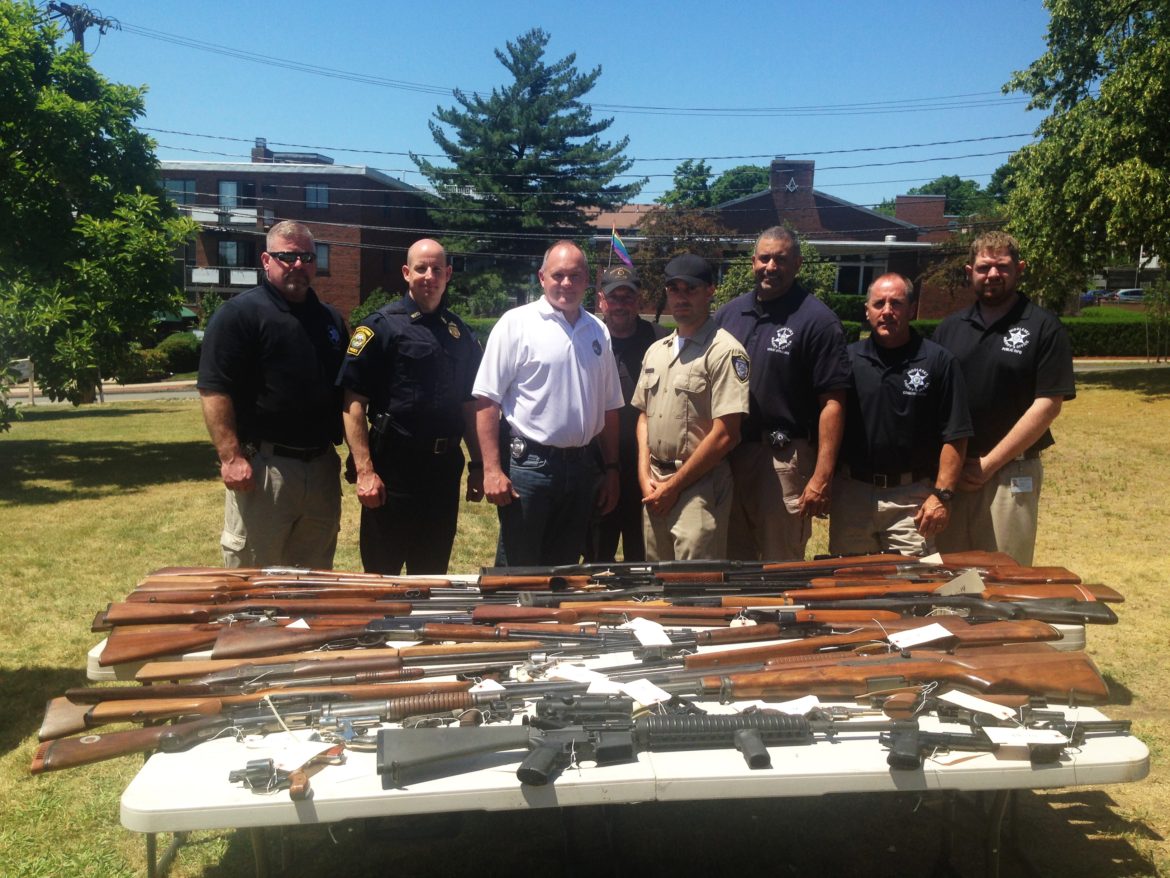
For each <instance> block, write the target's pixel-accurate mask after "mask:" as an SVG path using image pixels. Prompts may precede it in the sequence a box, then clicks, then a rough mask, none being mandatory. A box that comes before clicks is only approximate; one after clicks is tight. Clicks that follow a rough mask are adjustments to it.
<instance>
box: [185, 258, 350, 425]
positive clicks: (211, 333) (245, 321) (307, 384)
mask: <svg viewBox="0 0 1170 878" xmlns="http://www.w3.org/2000/svg"><path fill="white" fill-rule="evenodd" d="M346 338H347V333H346V331H345V322H344V321H343V320H342V319H341V315H340V314H338V313H337V311H336V310H335V309H334V308H333V307H332V306H331V305H326V304H325V303H323V302H321V301H320V300H319V299H318V298H317V295H316V293H314V292H313V291H312V290H309V292H308V294H307V295H306V297H305V300H304V301H303V302H298V303H291V302H289V301H288V300H287V299H285V298H284V296H282V295H281V294H280V291H279V290H277V289H276V288H274V287H273V286H272V285H271V284H269V283H268V282H267V281H265V282H264V283H262V284H261V285H260V286H258V287H253V288H252V289H250V290H248V291H246V292H243V293H241V294H240V295H238V296H236V297H235V298H234V299H230V300H228V301H227V302H224V304H223V305H221V306H220V307H219V308H218V309H217V310H216V312H215V314H214V315H212V318H211V322H210V323H209V324H208V326H207V334H206V335H205V336H204V338H203V349H202V352H201V354H200V357H199V379H198V381H197V382H196V387H198V388H200V389H201V390H210V391H213V392H215V393H226V394H227V395H228V396H230V397H231V400H232V408H233V409H234V411H235V415H236V432H237V435H238V436H239V438H240V441H241V442H261V441H268V442H275V443H277V444H280V445H291V446H294V447H297V448H319V447H324V446H325V445H335V444H337V443H338V442H340V441H341V391H340V390H339V389H338V388H337V386H336V381H337V370H338V368H339V367H340V366H341V360H342V357H343V356H344V354H345V343H346Z"/></svg>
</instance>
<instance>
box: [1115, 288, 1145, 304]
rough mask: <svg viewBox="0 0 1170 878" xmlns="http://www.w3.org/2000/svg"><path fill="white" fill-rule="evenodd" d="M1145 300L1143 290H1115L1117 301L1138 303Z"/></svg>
mask: <svg viewBox="0 0 1170 878" xmlns="http://www.w3.org/2000/svg"><path fill="white" fill-rule="evenodd" d="M1145 300H1146V291H1145V290H1137V289H1130V290H1118V291H1117V301H1118V302H1120V303H1122V304H1124V303H1126V302H1129V303H1130V304H1137V305H1140V304H1141V303H1142V302H1144V301H1145Z"/></svg>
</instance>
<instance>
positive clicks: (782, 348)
mask: <svg viewBox="0 0 1170 878" xmlns="http://www.w3.org/2000/svg"><path fill="white" fill-rule="evenodd" d="M795 334H796V333H794V332H793V331H792V330H791V329H789V328H788V327H787V326H781V327H780V328H779V329H777V330H776V334H775V335H774V336H772V338H771V339H770V340H769V341H768V350H769V351H771V352H772V353H774V354H787V353H791V351H792V336H794V335H795Z"/></svg>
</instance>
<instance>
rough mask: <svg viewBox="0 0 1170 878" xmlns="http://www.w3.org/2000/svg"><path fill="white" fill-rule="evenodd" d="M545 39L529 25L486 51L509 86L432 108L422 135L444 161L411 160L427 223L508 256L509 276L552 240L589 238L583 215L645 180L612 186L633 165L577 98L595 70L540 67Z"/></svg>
mask: <svg viewBox="0 0 1170 878" xmlns="http://www.w3.org/2000/svg"><path fill="white" fill-rule="evenodd" d="M548 41H549V35H548V34H547V33H546V32H545V31H543V30H540V29H533V30H530V31H528V32H527V33H525V34H523V35H522V36H520V37H519V38H518V39H517V40H516V41H515V42H508V43H507V44H506V48H505V50H504V51H500V50H498V49H497V50H496V53H495V54H496V58H497V59H499V61H500V63H501V64H503V65H504V67H505V68H506V69H507V71H508V72H509V74H511V77H512V81H511V82H509V83H508V84H506V85H503V86H500V87H499V88H495V89H492V92H491V94H490V95H487V96H482V95H478V94H469V93H467V92H464V91H461V90H458V89H456V90H455V92H454V97H455V100H456V102H457V104H458V106H452V107H438V108H436V110H435V120H434V121H432V122H430V123H429V124H430V129H431V136H432V137H433V138H434V140H435V143H436V144H438V146H439V148H440V149H441V150H442V151H443V152H444V153H445V154H446V156H447V159H448V162H449V164H447V165H443V166H440V165H437V164H435V163H433V162H431V161H428V160H426V159H424V158H422V157H420V156H417V155H412V156H411V158H412V159H413V160H414V162H415V164H416V165H418V168H419V170H420V171H421V172H422V173H423V175H424V176H426V178H427V179H428V180H429V181H430V182H431V184H432V185H433V186H434V187H435V190H436V191H437V192H438V193H439V196H440V197H441V201H440V202H439V203H437V204H436V206H435V208H434V209H433V214H432V215H433V217H434V219H435V221H436V223H438V225H439V226H440V227H441V228H444V229H452V230H456V231H459V232H463V233H465V238H464V247H465V248H466V249H468V250H472V249H476V250H480V251H482V250H483V249H484V248H485V247H486V248H488V249H489V250H490V252H493V253H496V254H498V255H500V256H502V257H505V258H507V259H508V260H509V264H507V265H506V269H507V271H508V274H509V275H510V276H512V277H516V276H524V275H527V274H529V273H531V271H532V270H533V267H534V261H535V260H536V258H537V257H539V256H540V254H542V253H543V252H544V250H545V249H546V248H547V246H548V245H549V244H550V243H551V242H552V241H553V240H554V239H556V238H585V237H588V235H589V234H590V233H591V232H592V231H593V230H592V228H591V227H590V226H589V224H588V214H589V213H590V212H596V211H597V210H612V209H614V208H616V207H618V206H620V205H622V204H625V203H626V202H628V201H630V200H631V199H633V198H634V197H635V196H636V195H637V194H638V192H640V191H641V189H642V186H643V185H644V184H645V180H641V181H637V182H633V183H616V182H615V180H617V178H618V177H619V176H620V175H622V174H624V173H625V172H626V171H628V170H629V168H630V166H631V164H632V162H631V160H630V159H627V158H625V157H624V156H623V151H624V150H625V148H626V146H627V145H628V144H629V138H628V137H623V138H622V139H620V140H618V141H616V142H614V143H610V142H606V141H602V140H601V138H600V135H601V134H602V133H603V132H605V131H606V130H607V129H608V128H609V127H610V125H611V124H612V123H613V119H598V120H595V119H593V111H592V109H591V108H590V107H589V105H588V104H586V103H584V102H583V100H582V99H583V98H584V96H585V95H587V94H588V93H589V91H590V90H591V89H592V88H593V86H594V85H595V84H596V82H597V79H598V77H599V76H600V75H601V68H600V67H595V68H593V69H592V70H590V71H589V72H587V73H579V72H578V70H577V68H576V67H575V66H574V62H575V61H576V55H575V54H570V55H568V56H566V57H564V58H562V59H560V60H558V61H552V62H546V61H545V57H544V55H545V48H546V46H547V45H548ZM457 249H458V248H453V252H455V251H457Z"/></svg>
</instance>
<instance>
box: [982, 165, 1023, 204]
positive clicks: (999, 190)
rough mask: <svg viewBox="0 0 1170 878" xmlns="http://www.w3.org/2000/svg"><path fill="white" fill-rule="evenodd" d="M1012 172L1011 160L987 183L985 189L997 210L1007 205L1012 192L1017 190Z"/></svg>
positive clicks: (996, 170) (999, 168) (994, 172)
mask: <svg viewBox="0 0 1170 878" xmlns="http://www.w3.org/2000/svg"><path fill="white" fill-rule="evenodd" d="M1012 172H1013V168H1012V160H1011V159H1010V158H1009V159H1008V160H1007V161H1006V162H1004V163H1003V164H1002V165H1000V166H999V167H998V168H996V169H995V170H994V171H993V172H992V174H991V179H990V180H988V181H987V185H986V186H985V187H984V189H983V191H984V192H985V193H986V194H987V197H988V198H990V199H991V201H992V203H993V204H994V205H995V206H996V207H997V208H1001V209H1002V208H1003V207H1005V206H1006V205H1007V203H1008V198H1009V197H1010V196H1011V194H1012V190H1013V189H1014V188H1016V184H1015V181H1014V180H1013V179H1012Z"/></svg>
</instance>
